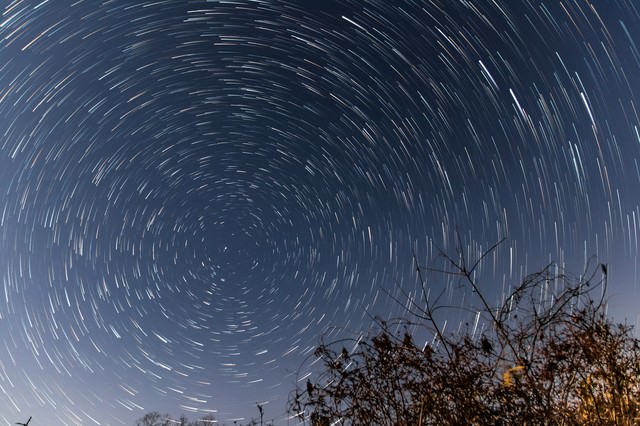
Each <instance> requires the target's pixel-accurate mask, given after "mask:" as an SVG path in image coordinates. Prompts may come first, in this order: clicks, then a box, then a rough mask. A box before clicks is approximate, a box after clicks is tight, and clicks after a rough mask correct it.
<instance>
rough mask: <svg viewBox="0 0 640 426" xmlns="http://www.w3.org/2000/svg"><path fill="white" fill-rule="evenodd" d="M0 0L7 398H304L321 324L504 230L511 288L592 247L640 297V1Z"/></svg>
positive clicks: (230, 402) (44, 420) (498, 257)
mask: <svg viewBox="0 0 640 426" xmlns="http://www.w3.org/2000/svg"><path fill="white" fill-rule="evenodd" d="M1 10H2V16H1V17H0V58H1V59H2V60H1V61H0V200H1V203H0V232H1V234H0V280H1V281H0V282H1V289H0V291H1V292H0V298H1V299H2V300H1V302H0V395H1V398H0V423H2V424H6V425H10V424H14V423H15V422H17V421H24V420H25V419H26V418H28V417H29V416H33V422H32V424H33V425H35V426H37V425H39V424H60V425H73V424H78V425H80V424H83V425H87V424H97V425H131V424H133V422H134V420H135V419H136V418H138V417H141V416H142V415H143V414H144V413H145V412H146V411H151V410H158V411H162V412H168V413H170V414H173V415H179V414H180V413H186V414H187V415H189V416H190V417H191V418H196V417H199V416H201V415H205V414H209V413H212V414H214V415H215V416H216V417H217V418H218V419H220V420H221V421H222V420H225V421H227V423H229V422H231V423H232V422H233V419H242V418H244V419H248V418H250V417H251V416H254V415H256V414H257V412H256V410H255V407H256V405H255V404H256V402H259V403H261V404H264V407H265V419H271V418H274V419H276V420H277V421H280V422H285V421H286V414H285V412H284V411H285V404H286V400H287V396H288V393H289V391H290V390H291V389H293V386H294V383H295V380H296V375H295V372H296V371H297V369H298V367H299V366H300V364H301V362H302V361H303V359H305V357H307V356H308V355H309V354H310V353H312V352H313V350H314V348H315V345H316V343H317V342H318V340H319V339H320V337H321V336H322V335H323V334H324V335H325V336H326V337H327V338H328V339H331V338H339V337H340V336H344V335H350V336H353V335H357V334H358V333H360V332H362V331H363V330H366V327H367V326H368V325H369V324H370V316H371V315H381V316H383V317H390V316H393V315H397V314H399V313H401V312H402V308H401V306H398V304H397V303H396V302H395V301H394V298H395V297H393V294H394V292H399V291H400V290H399V288H398V286H397V283H401V284H402V286H404V291H407V292H411V291H413V290H414V289H415V288H416V287H415V286H416V281H415V276H414V270H413V266H412V265H413V263H412V262H413V255H414V253H415V254H416V256H417V257H418V260H419V261H420V263H422V264H425V265H428V264H430V262H433V259H434V258H437V255H438V251H439V250H440V249H442V250H444V251H445V252H448V253H450V254H451V253H455V250H456V249H461V250H463V251H464V252H465V253H467V254H468V255H469V256H471V257H472V256H474V255H478V254H479V253H482V252H483V251H484V250H486V249H487V248H488V247H490V246H491V245H492V244H493V243H495V242H496V241H498V240H501V239H503V238H504V239H505V242H504V244H503V245H501V246H500V247H499V249H498V251H497V252H496V254H495V255H494V256H492V257H490V258H488V259H487V261H486V262H485V263H486V264H484V265H483V271H484V273H486V277H487V278H488V279H487V282H486V284H485V285H486V289H487V291H488V293H489V294H490V295H491V297H495V300H499V299H500V297H501V294H503V293H504V291H505V289H506V288H507V287H508V286H509V285H510V284H513V283H515V282H516V281H517V280H519V279H521V278H522V277H523V276H525V275H526V274H527V273H531V272H534V271H536V270H537V269H539V268H540V267H542V266H544V265H545V264H546V263H548V262H549V261H557V262H558V263H559V264H561V265H563V266H566V267H567V269H568V270H572V271H574V272H576V273H580V272H581V271H582V269H583V268H584V266H585V264H586V263H588V262H589V259H592V258H593V257H596V258H597V259H598V261H602V262H605V263H607V264H608V265H609V271H610V277H611V281H610V285H611V291H612V293H613V295H614V296H613V298H612V302H611V306H610V313H611V314H613V315H616V316H617V317H618V316H619V317H621V318H622V317H627V318H629V320H630V321H631V322H632V323H633V322H635V315H637V313H638V310H637V308H636V306H635V304H634V303H633V301H634V300H635V299H637V297H638V290H637V284H636V282H637V278H638V276H637V267H638V244H639V228H640V190H639V188H640V116H639V113H638V108H639V107H640V105H638V102H639V101H638V100H637V98H638V96H640V83H639V82H638V77H639V76H640V51H639V45H638V44H640V8H639V7H638V6H637V5H636V2H634V1H633V0H619V1H616V2H613V1H605V0H593V1H587V0H561V1H541V0H516V1H512V0H509V1H507V0H477V1H470V0H451V1H439V0H424V1H417V0H343V1H334V0H327V1H317V2H312V1H306V0H304V1H290V0H281V1H278V0H228V1H222V0H218V1H214V0H211V1H196V0H165V1H147V0H136V1H133V0H110V1H98V0H96V1H88V0H77V1H66V0H56V1H53V0H43V1H30V0H16V1H10V0H7V1H5V2H3V3H2V6H1ZM436 262H437V261H436ZM445 281H446V280H445ZM428 284H429V286H432V287H433V288H441V287H442V286H444V285H449V284H447V283H446V282H445V283H443V282H442V280H440V281H439V280H438V278H437V277H434V278H429V280H428ZM438 286H440V287H438ZM456 291H457V290H455V288H454V287H453V286H452V287H451V291H450V297H451V299H452V300H456V301H459V300H458V299H459V298H458V296H456V294H457V293H456ZM397 294H398V297H400V295H401V293H397Z"/></svg>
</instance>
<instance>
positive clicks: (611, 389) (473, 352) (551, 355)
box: [288, 246, 640, 426]
mask: <svg viewBox="0 0 640 426" xmlns="http://www.w3.org/2000/svg"><path fill="white" fill-rule="evenodd" d="M493 250H495V246H494V247H492V248H491V249H490V250H489V251H487V252H485V253H484V254H483V255H482V256H481V257H480V258H479V259H478V260H477V261H476V262H474V263H473V264H469V263H468V262H467V260H466V259H465V257H464V256H463V255H462V254H459V255H458V256H457V258H456V259H453V258H450V257H447V256H445V261H446V264H447V265H448V266H447V267H446V268H445V269H444V270H440V271H438V272H443V273H445V274H447V275H448V276H449V277H453V278H455V279H457V280H459V282H460V284H462V285H464V286H465V287H466V288H467V289H469V290H470V291H471V292H472V293H473V294H474V295H475V296H476V299H475V300H476V301H477V303H476V304H474V305H473V306H468V307H467V308H468V309H469V310H471V311H473V314H474V315H473V317H474V318H475V319H476V321H475V322H474V324H473V325H469V324H465V325H463V326H462V327H461V330H460V331H458V332H456V333H445V332H444V330H445V326H444V325H445V324H444V322H443V321H442V320H440V319H439V318H442V315H438V316H437V315H436V313H439V312H440V311H442V310H447V309H451V307H448V306H446V305H445V304H444V303H442V302H441V300H442V299H441V296H442V294H440V295H437V296H435V297H430V296H429V292H428V289H426V285H425V280H424V278H423V273H424V268H421V267H419V266H416V271H417V276H418V279H419V283H420V285H421V286H422V293H423V297H422V299H421V301H420V302H418V301H417V300H416V299H415V298H411V297H408V300H409V302H407V303H406V305H405V306H406V307H407V309H408V312H409V314H408V315H407V318H403V319H399V320H397V321H392V322H386V321H382V320H380V319H378V320H377V321H376V326H377V327H376V328H375V329H374V331H372V333H371V334H370V335H369V337H368V338H357V339H353V340H351V339H348V340H342V341H338V342H332V343H325V342H323V341H321V342H320V344H319V346H318V347H317V349H316V351H315V352H314V354H313V358H312V359H310V362H316V363H317V362H318V361H319V365H320V371H319V372H318V373H317V374H316V375H314V376H311V377H312V379H307V380H306V382H305V381H304V380H300V381H299V382H298V386H297V387H296V389H295V390H294V391H293V392H292V393H291V395H290V399H289V403H288V411H289V413H290V414H291V415H293V416H294V417H295V418H297V419H298V420H299V421H300V422H303V423H310V424H311V425H318V426H320V425H323V426H324V425H330V424H331V425H333V424H349V425H373V424H375V425H459V424H487V425H489V424H492V425H512V424H527V425H548V424H557V425H603V424H636V423H637V422H639V421H640V345H639V341H638V339H637V338H635V336H634V335H633V333H632V330H631V328H630V327H629V326H627V325H625V324H619V323H614V322H613V321H612V320H611V319H609V318H608V317H607V316H606V315H605V304H604V294H605V290H606V280H607V269H606V267H604V266H601V265H592V266H590V267H588V268H587V272H588V273H587V274H584V275H582V276H579V277H571V276H568V275H566V274H564V273H563V271H562V270H561V269H560V268H559V267H558V266H557V265H554V264H550V265H548V266H546V267H545V268H543V269H542V270H541V271H540V272H537V273H535V274H533V275H530V276H528V277H527V278H525V279H524V280H523V282H522V283H520V284H519V285H517V286H516V287H515V288H514V290H513V291H511V293H510V294H508V295H507V297H505V298H504V302H503V303H501V304H499V305H497V306H493V305H491V304H490V303H489V302H488V299H487V297H486V296H485V295H484V294H483V293H482V291H481V287H480V285H479V283H478V282H477V276H478V275H479V274H478V267H479V265H480V264H481V262H482V261H483V259H484V258H485V257H486V256H487V255H488V254H489V253H490V252H492V251H493ZM430 272H434V271H433V270H431V271H430ZM596 288H599V289H600V290H601V295H600V297H595V295H596V291H595V289H596ZM407 296H409V295H408V294H407ZM396 301H397V302H398V303H400V302H401V301H400V300H399V299H396ZM416 333H418V334H420V336H421V337H424V336H425V335H427V336H428V337H429V338H428V339H425V340H426V341H427V343H426V344H424V345H422V344H421V345H417V344H416V343H415V340H416ZM303 382H304V384H302V383H303Z"/></svg>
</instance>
